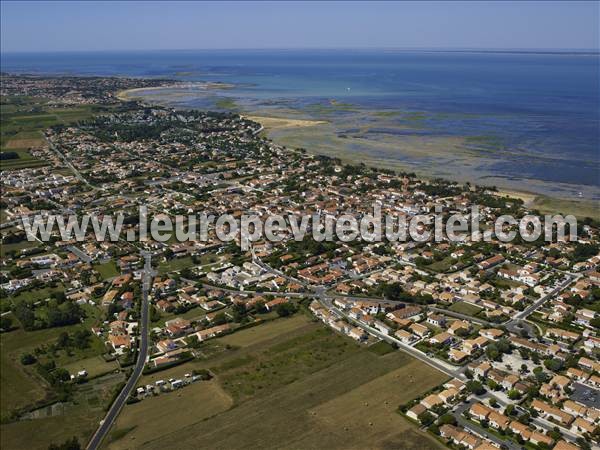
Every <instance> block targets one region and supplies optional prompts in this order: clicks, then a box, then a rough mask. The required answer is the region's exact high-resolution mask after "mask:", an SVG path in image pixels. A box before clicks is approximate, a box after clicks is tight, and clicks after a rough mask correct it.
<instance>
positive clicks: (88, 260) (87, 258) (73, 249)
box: [67, 245, 92, 263]
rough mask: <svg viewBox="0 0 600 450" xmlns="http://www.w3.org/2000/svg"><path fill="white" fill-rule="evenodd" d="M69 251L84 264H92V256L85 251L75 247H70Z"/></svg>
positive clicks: (68, 247)
mask: <svg viewBox="0 0 600 450" xmlns="http://www.w3.org/2000/svg"><path fill="white" fill-rule="evenodd" d="M67 250H69V251H70V252H71V253H73V254H74V255H75V256H77V257H78V258H79V259H80V260H82V261H83V262H84V263H91V262H92V257H91V256H90V255H88V254H87V253H85V252H84V251H83V250H80V249H79V248H77V247H75V246H74V245H68V246H67Z"/></svg>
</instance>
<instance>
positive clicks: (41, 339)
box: [0, 316, 104, 417]
mask: <svg viewBox="0 0 600 450" xmlns="http://www.w3.org/2000/svg"><path fill="white" fill-rule="evenodd" d="M96 320H97V319H96V318H95V317H92V316H90V317H88V318H87V319H86V320H85V321H84V323H83V325H71V326H66V327H57V328H48V329H44V330H36V331H24V330H22V329H17V330H14V331H10V332H8V333H2V334H0V349H1V352H0V357H1V358H0V362H1V367H0V369H1V370H0V380H1V386H2V395H0V409H1V411H2V416H3V417H4V416H6V415H8V414H9V413H10V412H11V411H13V410H15V409H20V408H24V407H26V406H28V405H30V404H32V403H35V402H37V401H39V400H42V399H43V398H44V397H45V396H46V394H47V393H48V392H49V391H48V386H47V384H46V382H45V381H44V380H43V379H42V378H41V377H40V376H39V375H38V374H37V373H36V372H35V369H34V368H33V366H23V365H22V364H21V362H20V357H21V355H22V354H23V353H30V352H33V350H34V349H35V348H36V347H39V346H41V345H43V344H47V343H49V342H53V341H55V340H56V339H57V338H58V336H59V335H60V333H62V332H64V331H67V332H73V331H74V330H76V329H79V328H81V327H84V328H88V329H89V327H90V326H92V325H93V324H95V323H96ZM103 349H104V344H103V343H102V341H101V340H100V339H99V338H96V337H94V338H93V340H92V346H91V347H90V348H88V349H85V350H81V351H76V352H75V353H74V354H73V355H67V354H65V353H64V352H59V353H58V354H57V357H56V360H57V364H58V365H62V364H70V363H73V362H74V361H76V360H77V359H78V358H89V357H91V356H94V355H98V354H100V353H102V352H103Z"/></svg>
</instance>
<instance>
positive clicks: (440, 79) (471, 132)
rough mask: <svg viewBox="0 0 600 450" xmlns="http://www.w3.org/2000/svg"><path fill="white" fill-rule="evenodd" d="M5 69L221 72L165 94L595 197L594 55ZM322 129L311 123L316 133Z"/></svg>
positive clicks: (256, 53)
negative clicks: (217, 87) (195, 87)
mask: <svg viewBox="0 0 600 450" xmlns="http://www.w3.org/2000/svg"><path fill="white" fill-rule="evenodd" d="M2 71H4V72H19V73H44V74H69V75H72V74H77V75H115V76H136V77H160V78H170V79H176V80H180V81H213V82H224V83H228V84H231V85H233V89H227V90H222V91H219V92H212V93H211V95H209V96H207V95H206V94H202V95H200V94H198V95H196V94H194V92H188V93H186V94H185V95H178V96H175V97H173V98H172V99H171V100H170V103H171V104H174V105H176V106H179V107H197V108H210V109H213V108H218V105H219V103H218V101H215V98H216V97H218V98H221V97H227V98H229V99H232V100H233V101H234V102H235V104H236V105H237V107H239V108H240V109H241V110H242V111H248V112H253V113H257V112H258V113H260V112H261V111H266V112H268V113H269V114H271V115H272V114H273V113H274V112H275V113H276V112H278V111H279V112H280V113H281V114H282V115H288V116H291V117H303V118H314V119H319V120H326V121H328V122H329V123H331V127H329V128H328V130H327V132H329V133H332V134H333V135H334V136H333V137H331V143H332V145H342V146H346V147H347V148H346V149H345V150H344V151H347V152H349V153H352V154H353V155H354V159H356V155H359V156H360V155H364V159H365V160H367V161H371V160H373V159H377V158H382V159H383V160H385V161H388V162H390V164H391V165H393V164H392V163H394V162H395V161H397V162H398V164H399V165H400V166H404V167H406V168H407V169H411V170H413V169H414V170H415V171H417V172H423V173H428V174H433V175H436V176H437V175H439V176H446V177H448V178H454V179H460V180H466V179H469V180H471V181H474V182H478V183H483V184H494V185H498V186H502V187H505V188H514V189H520V190H527V191H531V192H537V193H543V194H549V195H555V196H558V197H563V198H574V199H575V198H584V199H600V56H599V55H598V54H597V53H589V52H588V53H584V52H581V53H578V52H554V53H552V52H483V51H479V52H474V51H461V52H441V51H401V50H368V51H367V50H360V51H358V50H357V51H351V50H289V51H288V50H268V51H267V50H252V51H251V50H245V51H241V50H226V51H224V50H219V51H217V50H214V51H154V52H118V53H117V52H98V53H55V54H50V53H45V54H35V53H27V54H15V53H7V54H3V55H2ZM265 115H266V114H265ZM303 132H304V133H305V134H307V131H306V130H304V131H303ZM323 132H324V131H323V130H318V132H317V131H315V134H314V142H317V141H318V139H320V136H319V134H318V133H323ZM289 133H291V131H290V132H289ZM289 133H288V134H289ZM308 134H309V135H310V133H308ZM284 137H285V138H287V139H292V138H291V137H290V136H289V135H287V136H284ZM328 139H329V138H328ZM292 141H293V140H291V141H290V142H292ZM307 142H308V143H310V139H309V140H308V141H307ZM420 143H422V146H421V147H419V146H420ZM309 150H310V149H309ZM320 151H322V152H326V150H323V149H321V150H320Z"/></svg>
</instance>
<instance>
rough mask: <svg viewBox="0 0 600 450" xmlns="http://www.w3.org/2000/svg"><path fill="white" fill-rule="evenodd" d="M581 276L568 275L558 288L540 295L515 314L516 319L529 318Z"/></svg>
mask: <svg viewBox="0 0 600 450" xmlns="http://www.w3.org/2000/svg"><path fill="white" fill-rule="evenodd" d="M580 277H581V275H579V276H575V277H574V278H572V277H570V276H567V279H566V280H565V281H564V282H563V283H561V284H560V285H559V286H558V287H557V288H556V289H554V290H552V291H551V292H549V293H548V294H546V295H544V296H543V297H540V299H539V300H537V301H536V302H534V303H533V304H532V305H530V306H529V307H527V308H525V309H524V310H523V311H521V312H520V313H518V314H517V315H516V316H515V319H514V320H521V319H525V318H527V317H528V316H529V315H530V314H531V313H533V312H534V311H535V310H536V309H538V308H539V307H540V306H542V305H543V304H544V303H546V301H548V300H550V299H551V298H552V297H554V296H555V295H556V294H558V293H559V292H561V291H562V290H563V289H565V288H566V287H567V286H568V285H569V284H571V283H572V282H573V281H574V280H577V279H579V278H580Z"/></svg>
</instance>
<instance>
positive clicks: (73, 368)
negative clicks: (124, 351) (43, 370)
mask: <svg viewBox="0 0 600 450" xmlns="http://www.w3.org/2000/svg"><path fill="white" fill-rule="evenodd" d="M62 367H63V368H64V369H67V370H68V371H69V373H70V374H73V375H76V374H77V372H79V371H80V370H86V371H87V373H88V378H94V377H97V376H100V375H104V374H106V373H108V372H113V371H115V370H117V369H118V368H119V364H118V363H117V361H116V360H115V361H108V362H107V361H105V360H104V358H102V357H101V356H91V357H89V358H85V359H79V360H77V361H73V362H71V363H69V364H65V365H63V366H62Z"/></svg>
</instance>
